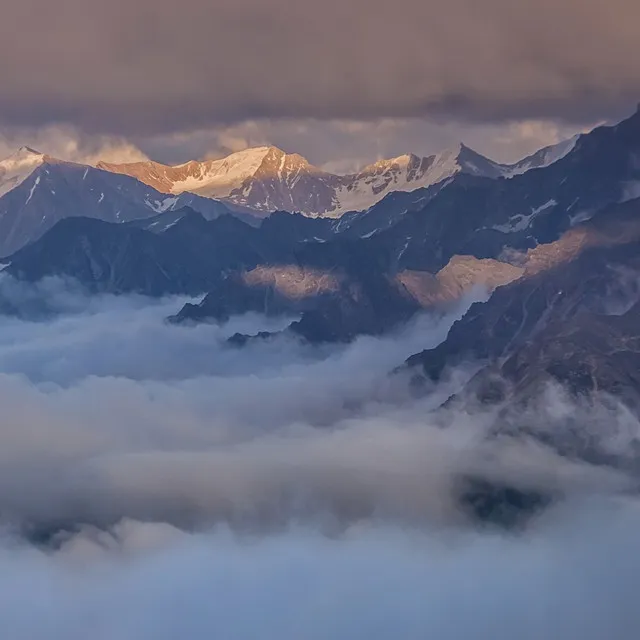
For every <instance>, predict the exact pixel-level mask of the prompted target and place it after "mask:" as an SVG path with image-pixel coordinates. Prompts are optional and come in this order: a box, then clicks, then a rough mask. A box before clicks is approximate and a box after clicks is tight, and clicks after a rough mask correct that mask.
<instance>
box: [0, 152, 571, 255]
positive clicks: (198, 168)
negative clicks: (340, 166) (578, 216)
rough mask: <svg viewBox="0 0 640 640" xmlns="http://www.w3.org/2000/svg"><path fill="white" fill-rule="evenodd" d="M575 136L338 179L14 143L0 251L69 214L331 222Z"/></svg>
mask: <svg viewBox="0 0 640 640" xmlns="http://www.w3.org/2000/svg"><path fill="white" fill-rule="evenodd" d="M574 144H575V140H571V141H567V142H566V143H563V144H561V145H558V146H556V147H552V148H548V149H543V150H541V151H540V152H538V153H537V154H534V155H533V156H531V157H529V158H526V159H524V160H523V161H521V162H520V163H518V164H516V165H512V166H507V165H500V164H497V163H495V162H493V161H491V160H488V159H487V158H484V157H483V156H481V155H480V154H477V153H476V152H474V151H472V150H471V149H469V148H468V147H465V146H464V145H460V146H459V147H456V148H455V149H452V150H449V151H446V152H443V153H441V154H437V155H434V156H429V157H426V158H419V157H418V156H415V155H411V154H409V155H405V156H400V157H398V158H394V159H391V160H381V161H379V162H376V163H375V164H372V165H370V166H368V167H365V168H364V169H363V170H362V171H360V172H359V173H357V174H353V175H347V176H339V175H335V174H331V173H327V172H325V171H322V170H321V169H319V168H317V167H314V166H312V165H311V164H309V163H308V162H307V161H306V160H305V159H304V158H302V157H301V156H299V155H297V154H286V153H284V152H283V151H281V150H280V149H277V148H275V147H259V148H255V149H248V150H246V151H242V152H238V153H234V154H232V155H230V156H228V157H227V158H223V159H222V160H212V161H203V162H198V161H191V162H187V163H186V164H182V165H179V166H175V167H170V166H165V165H161V164H158V163H155V162H143V163H133V164H124V165H118V164H108V163H104V162H100V163H98V164H97V166H96V167H93V166H88V165H82V164H76V163H71V162H65V161H63V160H60V159H57V158H54V157H52V156H49V155H46V154H43V153H40V152H38V151H36V150H34V149H30V148H29V147H22V148H21V149H19V150H18V151H17V152H16V153H15V154H13V155H12V156H10V157H8V158H5V159H4V160H2V161H0V255H8V254H10V253H13V252H14V251H16V250H17V249H19V248H21V247H22V246H24V245H26V244H28V243H29V242H31V241H33V240H36V239H37V238H39V237H40V236H41V235H42V234H43V233H44V232H45V231H47V230H48V229H50V228H51V227H52V226H53V225H54V224H55V223H56V222H57V221H59V220H61V219H62V218H66V217H70V216H84V217H90V218H96V219H99V220H103V221H106V222H127V221H129V220H136V219H141V218H145V217H152V216H155V215H156V214H158V213H162V212H165V211H176V210H180V209H182V208H183V207H185V206H188V207H190V208H192V209H194V210H195V211H198V212H200V213H202V214H203V215H204V216H205V218H207V219H212V218H215V217H217V216H218V215H221V214H224V213H231V214H233V215H235V216H236V217H239V218H240V219H243V220H245V221H246V222H249V223H251V224H259V221H260V219H261V218H264V217H265V216H268V215H269V214H270V213H272V212H275V211H279V210H280V211H289V212H300V213H303V214H304V215H306V216H312V217H314V216H316V217H317V216H320V217H332V218H337V217H340V216H342V215H343V214H345V213H347V212H349V211H362V210H366V209H368V208H370V207H372V206H373V205H374V204H376V203H377V202H379V201H381V200H382V199H384V198H385V197H386V196H387V195H388V194H392V193H394V192H398V191H401V192H410V191H415V190H420V189H421V188H423V187H427V186H431V185H436V184H439V183H442V181H443V180H446V179H448V178H451V177H452V176H454V175H456V174H458V173H466V174H469V175H475V176H485V177H491V178H496V177H499V176H513V175H518V174H520V173H522V172H524V171H527V170H529V169H531V168H535V167H539V166H545V165H547V164H549V163H551V162H553V161H555V160H557V159H558V158H559V157H561V156H563V155H564V154H566V153H568V151H569V150H570V149H571V147H572V146H573V145H574Z"/></svg>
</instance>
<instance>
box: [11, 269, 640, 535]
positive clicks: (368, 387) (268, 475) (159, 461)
mask: <svg viewBox="0 0 640 640" xmlns="http://www.w3.org/2000/svg"><path fill="white" fill-rule="evenodd" d="M46 286H47V292H48V295H49V298H48V299H49V300H50V306H52V307H53V306H57V308H58V309H59V313H57V314H56V315H55V316H54V317H51V318H50V319H49V320H48V321H46V322H43V321H39V322H28V321H24V320H21V319H18V318H15V317H8V316H4V317H0V403H1V405H2V407H3V424H2V429H1V430H0V523H4V524H5V525H6V526H7V527H9V528H10V529H11V528H12V527H13V529H14V530H23V531H27V532H30V534H31V535H32V537H33V538H35V539H40V538H41V539H43V540H48V538H49V536H50V535H52V534H55V533H56V532H57V531H58V530H66V529H68V530H72V531H73V530H74V527H75V526H76V525H78V524H94V525H97V526H99V527H104V528H108V527H111V526H113V525H114V524H115V523H117V522H119V521H120V520H122V519H123V518H129V519H133V520H138V521H149V522H164V523H168V524H170V525H172V526H175V527H179V528H183V529H185V530H192V531H196V530H202V529H206V528H207V527H210V526H212V525H215V524H218V523H227V524H229V525H231V526H232V527H234V528H235V529H236V530H252V531H266V530H273V529H274V528H275V529H282V528H286V527H287V526H289V525H290V524H291V523H295V522H298V523H305V522H306V523H309V522H311V523H313V525H314V526H315V527H319V528H321V529H322V530H324V531H335V530H339V529H340V528H343V527H345V526H348V525H349V524H350V523H353V522H356V521H359V520H362V519H377V520H379V521H381V522H395V523H404V524H410V525H411V526H418V527H420V526H423V525H425V524H428V523H431V524H432V523H436V522H437V523H446V524H449V523H452V522H455V523H459V522H461V521H464V519H465V518H464V514H461V513H460V509H459V505H458V502H457V496H458V493H459V492H460V491H461V489H460V486H459V484H460V478H461V477H464V476H467V475H471V476H474V477H475V476H478V477H490V478H491V479H492V481H495V482H505V483H509V484H510V485H514V486H517V487H518V486H520V485H522V488H523V489H529V488H531V489H534V490H539V491H548V492H552V493H553V494H554V495H562V496H572V497H573V496H581V495H585V494H590V493H593V492H598V493H608V492H612V491H619V490H626V489H628V488H630V487H632V486H633V484H632V482H631V481H630V480H629V479H628V478H627V477H625V476H624V475H622V474H617V473H615V472H614V471H612V470H610V469H606V468H601V467H597V466H592V465H588V464H585V463H581V462H577V461H569V460H567V459H564V458H561V457H560V456H558V455H557V454H556V453H554V452H552V451H551V450H549V449H545V448H544V447H542V446H541V445H540V444H537V443H535V442H533V441H529V440H526V439H523V438H521V439H508V440H507V441H506V442H503V441H500V442H495V441H492V440H488V439H487V437H486V436H487V434H488V433H489V432H490V430H491V428H492V425H493V422H494V415H493V414H491V413H485V414H479V415H468V414H466V413H464V412H457V413H454V414H453V415H452V414H451V412H449V413H448V414H446V416H445V417H446V420H443V412H442V411H440V412H436V413H434V411H433V410H434V409H435V408H436V407H438V406H439V405H440V404H441V403H442V402H443V401H444V400H446V399H447V397H449V395H450V394H451V393H452V392H453V391H455V390H457V388H459V386H460V384H462V382H464V380H465V379H467V378H468V376H469V375H471V373H472V371H471V370H469V371H465V370H464V369H463V368H461V369H459V370H458V371H457V372H455V375H453V376H452V377H451V379H450V380H449V381H448V382H447V384H446V385H441V386H439V387H437V388H434V389H433V392H432V393H431V394H429V395H428V396H427V397H424V398H421V399H415V398H413V397H412V396H411V394H410V391H409V385H408V380H407V379H406V378H405V377H404V376H402V375H400V376H389V372H390V371H391V370H392V369H394V368H395V367H397V366H398V365H399V364H401V363H402V362H403V361H404V360H405V358H406V357H407V356H409V355H411V354H413V353H415V352H416V351H418V350H421V349H424V348H426V347H429V346H435V345H436V344H438V343H439V342H441V341H442V340H443V339H444V338H445V337H446V334H447V332H448V330H449V328H450V326H451V324H452V323H453V322H454V321H455V319H456V318H458V317H460V315H461V314H463V313H464V311H465V310H466V308H467V307H468V305H469V304H470V303H471V302H472V300H466V301H464V302H463V303H461V305H460V308H459V309H457V310H456V311H455V312H453V313H451V314H450V315H448V316H442V317H436V316H428V315H425V316H422V317H418V318H416V319H415V321H414V322H412V323H411V324H409V325H407V326H406V327H404V328H402V329H401V330H399V331H397V332H395V333H393V334H389V335H387V336H385V337H382V338H371V337H363V338H361V339H359V340H356V341H355V342H354V343H353V344H351V345H348V346H343V345H341V346H335V347H327V346H325V347H321V348H319V347H313V346H310V345H307V344H303V343H300V342H298V341H296V340H295V339H293V338H291V337H288V336H286V335H285V334H283V335H281V336H280V337H278V338H276V339H274V340H270V341H257V342H251V343H249V345H247V346H245V347H243V348H237V347H234V346H230V345H229V344H228V343H227V342H226V338H227V337H229V336H231V335H233V334H234V333H235V332H237V331H243V332H248V333H255V332H257V331H259V330H264V329H270V330H273V329H277V328H278V327H283V326H285V325H286V322H287V320H285V319H283V320H280V321H277V320H269V319H266V318H263V317H260V316H255V315H254V316H243V317H240V318H233V319H232V320H231V321H230V322H229V323H226V324H224V325H220V326H218V325H206V324H205V325H199V326H195V327H184V326H176V325H173V324H169V323H167V322H166V321H165V318H166V317H167V316H168V315H169V314H170V313H171V312H172V311H173V310H175V308H176V307H177V306H178V305H179V304H181V303H182V302H183V301H182V300H178V299H175V298H172V299H166V300H160V301H157V300H156V301H150V300H147V299H143V298H139V297H124V296H118V297H114V296H101V297H89V298H87V297H84V296H82V295H81V294H80V293H79V292H78V291H77V290H71V289H69V288H67V287H66V286H64V283H62V284H61V283H56V282H55V281H53V282H49V283H48V284H47V285H46ZM30 295H32V293H31V294H30ZM16 296H17V297H19V288H16ZM61 310H64V312H62V311H61ZM278 322H279V323H280V324H279V325H278ZM562 402H563V401H561V400H560V399H557V400H556V401H555V405H556V406H559V405H562ZM565 404H566V403H565ZM445 422H446V424H447V426H446V428H443V426H442V425H443V424H445Z"/></svg>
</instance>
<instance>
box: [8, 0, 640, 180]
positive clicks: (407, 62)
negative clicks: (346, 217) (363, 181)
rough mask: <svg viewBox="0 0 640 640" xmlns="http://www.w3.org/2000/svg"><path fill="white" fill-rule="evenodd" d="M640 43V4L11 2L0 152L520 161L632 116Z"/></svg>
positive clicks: (639, 85)
mask: <svg viewBox="0 0 640 640" xmlns="http://www.w3.org/2000/svg"><path fill="white" fill-rule="evenodd" d="M639 36H640V3H638V2H637V1H636V0H606V1H605V0H588V1H585V0H519V1H518V2H513V1H512V0H481V1H478V0H447V2H436V1H435V0H396V1H395V2H391V3H390V2H382V1H381V0H323V1H322V2H318V1H317V0H313V1H312V0H270V1H269V2H265V0H181V2H166V1H165V0H153V2H152V1H151V0H126V1H125V0H110V1H109V2H86V0H58V1H57V2H55V3H52V2H50V1H49V0H20V2H18V1H17V0H11V1H10V2H9V3H8V4H7V6H5V7H3V19H2V22H1V23H0V80H1V85H0V86H2V92H0V125H1V127H0V129H1V130H2V132H3V138H2V140H0V144H1V145H2V147H5V146H7V147H8V146H11V145H13V143H14V142H15V141H16V140H18V139H20V140H23V139H26V138H28V139H29V140H28V141H29V142H32V141H34V140H35V141H40V142H41V143H42V144H41V146H42V145H44V146H47V145H49V146H50V147H51V148H49V149H44V150H45V151H50V152H58V153H60V154H61V155H62V153H61V152H60V151H59V149H62V150H63V151H64V149H65V145H66V151H67V155H69V156H72V155H73V153H76V154H79V155H82V154H89V155H91V154H95V153H96V151H100V152H103V149H104V150H105V151H104V152H105V153H106V152H107V151H109V152H113V151H114V150H117V152H118V153H119V154H123V153H124V159H132V158H135V157H142V156H144V155H151V156H153V157H154V158H155V157H157V158H158V159H160V160H163V161H168V162H177V161H181V160H185V159H187V158H188V157H203V156H207V155H219V154H221V153H224V152H225V151H228V150H235V149H237V148H242V147H243V146H246V145H252V144H263V143H272V144H276V145H279V146H281V147H284V148H285V149H286V150H288V151H299V152H301V153H303V154H304V155H306V156H308V157H309V159H310V160H311V161H313V162H315V163H317V164H326V163H330V166H333V167H335V168H342V167H347V166H348V165H350V164H353V163H356V164H357V163H358V162H361V161H366V160H371V159H376V158H377V157H381V156H393V155H398V154H400V153H404V152H406V151H414V152H418V153H429V152H433V151H436V150H438V149H440V148H442V147H446V146H448V145H450V144H452V143H454V142H456V141H457V140H459V139H463V140H464V141H465V142H467V144H469V145H470V146H474V147H476V148H477V149H478V150H479V151H481V152H483V153H486V154H488V155H492V156H493V157H495V158H496V159H498V160H505V161H508V160H514V159H516V158H518V157H519V156H522V155H524V154H526V153H528V152H530V151H532V150H534V149H535V148H537V147H539V146H542V145H545V144H550V143H553V142H555V141H557V140H558V139H560V138H563V137H565V136H569V135H572V134H573V133H575V132H576V131H579V130H582V129H584V128H588V127H590V126H593V125H594V124H596V123H598V122H602V121H606V120H610V119H616V118H619V117H621V116H623V115H624V114H625V113H628V112H629V111H630V110H631V109H633V106H634V104H635V102H637V101H638V100H639V99H640V68H639V67H640V63H639V62H638V56H637V42H638V38H639ZM61 125H62V128H61ZM70 140H71V141H72V142H69V141H70ZM73 141H75V144H76V146H77V147H78V148H77V149H76V150H75V151H74V150H73V144H74V142H73ZM56 145H57V146H56ZM133 147H135V149H134V148H133ZM0 150H2V149H0ZM137 150H140V151H137ZM116 155H117V154H116ZM347 168H348V167H347Z"/></svg>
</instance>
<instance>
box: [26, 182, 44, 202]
mask: <svg viewBox="0 0 640 640" xmlns="http://www.w3.org/2000/svg"><path fill="white" fill-rule="evenodd" d="M39 184H40V176H38V177H37V178H36V179H35V181H34V182H33V185H31V189H30V190H29V197H28V198H27V199H26V201H25V203H24V204H25V206H27V205H28V204H29V200H31V198H33V194H34V192H35V190H36V187H37V186H38V185H39Z"/></svg>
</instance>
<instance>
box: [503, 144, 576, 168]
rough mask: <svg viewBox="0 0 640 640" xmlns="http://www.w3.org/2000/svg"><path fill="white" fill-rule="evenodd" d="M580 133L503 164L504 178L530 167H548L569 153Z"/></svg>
mask: <svg viewBox="0 0 640 640" xmlns="http://www.w3.org/2000/svg"><path fill="white" fill-rule="evenodd" d="M580 135H581V134H578V135H575V136H573V138H569V139H568V140H563V141H562V142H559V143H558V144H554V145H551V146H549V147H544V149H540V150H539V151H536V152H535V153H533V154H531V155H530V156H527V157H526V158H523V159H522V160H520V161H519V162H516V163H515V164H512V165H505V166H504V167H503V169H504V170H503V175H504V176H505V178H512V177H513V176H519V175H522V174H523V173H526V172H527V171H529V170H531V169H540V168H542V167H548V166H549V165H550V164H553V163H554V162H557V161H558V160H561V159H562V158H564V157H565V156H566V155H567V154H568V153H571V151H573V149H574V148H575V146H576V143H577V142H578V139H579V138H580Z"/></svg>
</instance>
